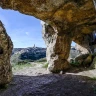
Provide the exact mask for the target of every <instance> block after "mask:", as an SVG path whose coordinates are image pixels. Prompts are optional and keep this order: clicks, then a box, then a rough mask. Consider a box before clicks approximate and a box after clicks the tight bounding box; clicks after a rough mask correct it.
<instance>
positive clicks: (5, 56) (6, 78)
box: [0, 21, 13, 85]
mask: <svg viewBox="0 0 96 96" xmlns="http://www.w3.org/2000/svg"><path fill="white" fill-rule="evenodd" d="M12 48H13V44H12V42H11V39H10V37H9V36H8V34H7V33H6V30H5V28H4V26H3V24H2V22H1V21H0V85H5V84H7V83H9V82H10V81H11V78H12V70H11V64H10V56H11V52H12Z"/></svg>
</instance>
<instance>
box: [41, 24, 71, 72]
mask: <svg viewBox="0 0 96 96" xmlns="http://www.w3.org/2000/svg"><path fill="white" fill-rule="evenodd" d="M43 38H44V40H45V43H46V45H47V52H46V54H47V55H46V57H47V62H48V64H49V65H48V70H49V71H51V72H55V73H57V72H60V71H65V70H66V69H68V68H69V63H68V61H67V58H68V57H69V52H70V45H71V38H70V36H68V34H64V33H63V34H62V35H61V34H59V32H58V31H57V30H56V29H55V28H53V27H51V26H50V25H48V24H46V23H43Z"/></svg>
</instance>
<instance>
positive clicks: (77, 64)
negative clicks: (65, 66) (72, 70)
mask: <svg viewBox="0 0 96 96" xmlns="http://www.w3.org/2000/svg"><path fill="white" fill-rule="evenodd" d="M70 64H71V65H72V66H79V65H80V63H79V62H78V61H74V60H73V59H71V61H70Z"/></svg>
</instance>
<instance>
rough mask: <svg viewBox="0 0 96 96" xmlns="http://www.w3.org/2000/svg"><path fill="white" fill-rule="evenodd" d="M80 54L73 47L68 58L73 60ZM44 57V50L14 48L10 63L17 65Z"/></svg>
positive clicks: (39, 48) (37, 48) (38, 48)
mask: <svg viewBox="0 0 96 96" xmlns="http://www.w3.org/2000/svg"><path fill="white" fill-rule="evenodd" d="M79 54H80V52H78V50H76V48H75V47H73V46H72V47H71V49H70V55H69V58H75V57H76V56H77V55H79ZM45 57H46V48H41V47H28V48H14V49H13V51H12V56H11V63H12V64H13V63H18V62H21V61H35V60H39V59H41V58H45Z"/></svg>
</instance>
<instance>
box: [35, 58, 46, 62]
mask: <svg viewBox="0 0 96 96" xmlns="http://www.w3.org/2000/svg"><path fill="white" fill-rule="evenodd" d="M35 62H47V60H46V58H42V59H39V60H36V61H35Z"/></svg>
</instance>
